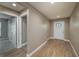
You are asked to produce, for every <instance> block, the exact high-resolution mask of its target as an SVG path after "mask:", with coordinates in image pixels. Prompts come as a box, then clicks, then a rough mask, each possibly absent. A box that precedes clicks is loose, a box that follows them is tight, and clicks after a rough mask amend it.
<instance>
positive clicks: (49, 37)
mask: <svg viewBox="0 0 79 59" xmlns="http://www.w3.org/2000/svg"><path fill="white" fill-rule="evenodd" d="M49 39H56V38H54V37H49ZM58 40H64V41H68V42H69V43H70V45H71V47H72V49H73V51H74V53H75V55H76V57H78V54H77V52H76V50H75V48H74V47H73V45H72V43H71V41H70V40H68V39H58Z"/></svg>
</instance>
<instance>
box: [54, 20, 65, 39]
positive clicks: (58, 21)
mask: <svg viewBox="0 0 79 59" xmlns="http://www.w3.org/2000/svg"><path fill="white" fill-rule="evenodd" d="M60 21H62V22H64V34H63V36H64V37H63V38H62V39H61V40H64V39H65V21H63V20H58V21H57V20H56V21H54V22H53V37H54V23H55V22H60ZM54 39H58V38H55V37H54ZM59 39H60V38H59Z"/></svg>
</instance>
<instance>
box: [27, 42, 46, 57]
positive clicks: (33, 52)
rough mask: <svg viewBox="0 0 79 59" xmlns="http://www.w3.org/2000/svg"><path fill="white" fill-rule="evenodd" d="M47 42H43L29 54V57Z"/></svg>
mask: <svg viewBox="0 0 79 59" xmlns="http://www.w3.org/2000/svg"><path fill="white" fill-rule="evenodd" d="M46 43H47V41H45V42H44V43H43V44H41V45H40V46H39V47H37V48H36V49H35V50H34V51H33V52H31V53H29V54H27V57H31V56H32V55H33V54H34V53H35V52H37V51H38V50H39V49H40V48H42V47H43V46H44V45H45V44H46Z"/></svg>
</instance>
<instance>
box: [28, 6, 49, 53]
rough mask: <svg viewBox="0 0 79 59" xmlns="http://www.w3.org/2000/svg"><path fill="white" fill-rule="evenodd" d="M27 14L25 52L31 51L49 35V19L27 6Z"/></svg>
mask: <svg viewBox="0 0 79 59" xmlns="http://www.w3.org/2000/svg"><path fill="white" fill-rule="evenodd" d="M28 9H29V14H28V15H27V17H28V18H27V54H29V53H31V52H33V51H34V50H35V49H36V48H37V47H39V46H40V45H41V44H42V43H44V42H45V41H46V40H47V39H48V37H49V20H48V19H47V18H46V17H45V16H43V15H42V14H41V13H40V12H39V11H37V10H36V9H34V8H33V7H31V6H29V7H28Z"/></svg>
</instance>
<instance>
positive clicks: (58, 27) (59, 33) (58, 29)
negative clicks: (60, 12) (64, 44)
mask: <svg viewBox="0 0 79 59" xmlns="http://www.w3.org/2000/svg"><path fill="white" fill-rule="evenodd" d="M54 38H56V39H64V21H55V22H54Z"/></svg>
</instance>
